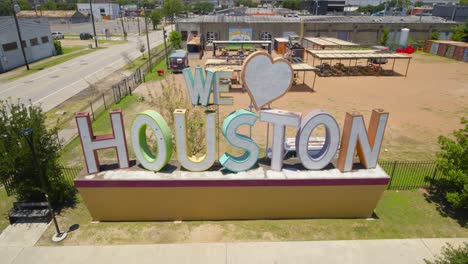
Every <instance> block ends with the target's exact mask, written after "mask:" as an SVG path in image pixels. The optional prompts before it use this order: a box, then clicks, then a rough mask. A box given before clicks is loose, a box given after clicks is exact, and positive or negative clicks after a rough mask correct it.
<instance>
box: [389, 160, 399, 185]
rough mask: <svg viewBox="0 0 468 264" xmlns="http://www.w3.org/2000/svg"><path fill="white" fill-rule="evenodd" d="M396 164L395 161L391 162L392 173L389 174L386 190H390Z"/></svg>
mask: <svg viewBox="0 0 468 264" xmlns="http://www.w3.org/2000/svg"><path fill="white" fill-rule="evenodd" d="M397 162H398V161H396V160H395V161H394V162H393V167H392V172H391V173H390V183H389V184H388V187H387V189H388V190H391V187H392V182H393V176H394V174H395V169H396V166H397Z"/></svg>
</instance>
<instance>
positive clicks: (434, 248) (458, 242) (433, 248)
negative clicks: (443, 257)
mask: <svg viewBox="0 0 468 264" xmlns="http://www.w3.org/2000/svg"><path fill="white" fill-rule="evenodd" d="M421 241H422V242H423V243H424V245H425V246H426V247H427V249H428V250H429V251H430V252H431V254H432V255H439V254H440V253H439V252H440V250H441V249H442V247H444V246H446V245H447V242H448V243H450V245H452V246H453V247H455V248H457V247H459V246H462V245H463V243H468V238H451V239H450V241H448V240H447V239H443V238H422V239H421Z"/></svg>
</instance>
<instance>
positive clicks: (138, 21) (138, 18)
mask: <svg viewBox="0 0 468 264" xmlns="http://www.w3.org/2000/svg"><path fill="white" fill-rule="evenodd" d="M137 10H138V11H140V0H138V1H137ZM137 25H138V36H140V13H138V16H137Z"/></svg>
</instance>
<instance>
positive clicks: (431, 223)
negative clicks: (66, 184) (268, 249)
mask: <svg viewBox="0 0 468 264" xmlns="http://www.w3.org/2000/svg"><path fill="white" fill-rule="evenodd" d="M375 213H376V215H377V217H378V218H377V219H374V220H366V219H301V220H256V221H189V222H182V223H179V224H176V223H173V222H102V223H98V224H95V223H91V216H90V215H89V212H88V210H87V209H86V206H85V205H84V204H83V203H82V201H81V198H80V199H79V202H78V204H77V206H76V208H73V209H66V210H64V211H62V215H61V216H60V217H59V223H60V224H61V226H62V228H68V227H69V226H71V225H73V224H78V225H79V229H78V230H76V231H74V232H71V233H69V237H67V239H66V240H65V241H64V242H62V243H61V244H54V245H95V244H99V245H109V244H148V243H180V242H230V241H304V240H341V239H389V238H432V237H467V236H468V229H467V228H463V227H461V226H460V225H459V224H457V222H456V221H455V220H454V219H451V218H449V217H444V216H442V215H441V214H440V213H439V212H438V211H437V209H436V205H435V204H432V203H429V202H427V201H426V200H425V198H424V195H423V192H422V191H420V190H417V191H400V192H396V191H386V192H384V194H383V196H382V198H381V200H380V202H379V204H378V205H377V208H376V209H375ZM53 232H54V227H53V226H50V227H49V228H48V230H47V231H46V232H45V233H44V235H43V236H42V238H41V239H40V241H39V242H38V245H53V244H52V242H50V237H51V236H52V234H53ZM200 234H203V236H200Z"/></svg>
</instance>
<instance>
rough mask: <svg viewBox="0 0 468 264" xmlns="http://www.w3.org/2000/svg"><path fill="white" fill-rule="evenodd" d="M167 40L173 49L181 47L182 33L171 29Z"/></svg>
mask: <svg viewBox="0 0 468 264" xmlns="http://www.w3.org/2000/svg"><path fill="white" fill-rule="evenodd" d="M169 42H170V43H172V45H173V46H174V48H175V49H180V48H181V45H180V44H181V43H182V35H181V34H180V33H179V32H177V31H171V33H170V35H169Z"/></svg>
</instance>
